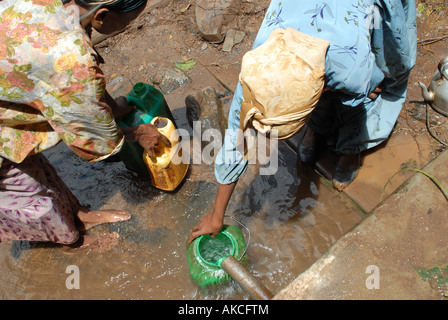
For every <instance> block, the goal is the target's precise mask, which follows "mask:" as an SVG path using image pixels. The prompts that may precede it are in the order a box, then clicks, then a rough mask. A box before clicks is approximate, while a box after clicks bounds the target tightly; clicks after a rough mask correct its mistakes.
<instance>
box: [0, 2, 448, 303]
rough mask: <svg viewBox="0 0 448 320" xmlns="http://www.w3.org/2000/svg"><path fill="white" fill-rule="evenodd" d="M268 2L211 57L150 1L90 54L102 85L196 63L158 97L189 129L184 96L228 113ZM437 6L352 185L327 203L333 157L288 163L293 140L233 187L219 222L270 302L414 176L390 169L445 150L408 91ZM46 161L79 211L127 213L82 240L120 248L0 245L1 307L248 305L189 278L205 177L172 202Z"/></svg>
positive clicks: (442, 14)
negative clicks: (244, 245)
mask: <svg viewBox="0 0 448 320" xmlns="http://www.w3.org/2000/svg"><path fill="white" fill-rule="evenodd" d="M168 2H169V3H170V5H167V4H168ZM267 3H268V1H260V2H259V6H257V7H254V6H251V1H244V5H245V6H244V7H243V9H242V10H241V12H240V13H239V14H238V15H237V16H236V17H235V19H234V20H233V21H232V22H231V23H230V25H229V26H228V28H230V27H232V28H235V29H238V30H243V31H245V32H246V37H245V39H244V41H243V42H242V43H241V44H238V45H236V46H235V47H234V48H233V50H232V51H231V52H230V53H228V52H223V51H222V50H221V48H222V44H213V43H208V42H205V41H203V40H202V39H201V38H200V37H199V35H198V34H197V30H196V28H195V24H194V20H193V18H194V15H193V12H194V10H193V9H192V8H193V6H190V7H189V6H188V4H189V1H183V0H182V1H175V2H172V1H163V0H160V1H150V2H149V6H148V10H147V12H145V13H143V15H142V16H141V17H140V18H139V19H138V20H137V21H136V22H135V23H134V24H133V25H132V26H131V27H130V29H128V30H127V31H125V32H124V33H122V34H119V35H116V36H114V37H112V38H109V39H107V40H105V41H102V42H101V43H99V44H98V45H97V48H98V51H99V52H100V54H101V55H102V56H103V58H104V59H105V61H106V64H105V65H104V66H103V70H104V71H105V73H106V75H107V76H108V79H109V82H110V83H111V82H112V81H113V80H114V79H116V78H117V77H125V78H126V79H128V80H129V83H136V82H140V81H142V82H147V83H155V82H157V81H158V79H159V78H160V73H161V72H162V70H163V68H173V65H174V63H175V62H177V61H182V60H183V58H186V59H194V60H195V61H197V64H196V65H195V66H194V67H193V68H192V69H190V70H188V71H187V72H186V74H187V75H188V76H189V77H190V78H191V83H190V84H189V85H186V86H182V87H180V88H178V89H176V90H174V91H173V92H171V93H169V94H166V95H165V97H166V99H167V101H168V104H169V105H170V107H171V109H172V111H173V114H174V116H175V118H176V120H177V122H178V125H179V126H180V127H184V128H188V125H187V121H186V119H185V103H184V99H185V97H186V96H187V95H188V94H192V93H195V92H197V91H198V90H201V89H203V88H204V87H205V86H213V87H214V88H215V89H216V90H217V91H219V92H221V93H223V95H222V96H223V98H222V103H223V105H224V107H225V108H228V107H229V104H230V99H231V94H232V90H233V89H234V88H235V86H236V82H237V79H238V73H239V68H240V61H241V58H242V55H243V54H244V53H245V52H246V51H247V50H249V49H250V47H251V45H252V42H253V40H254V38H255V35H256V31H257V28H258V25H259V24H260V23H261V20H262V18H263V15H264V12H265V11H263V10H261V11H260V6H261V7H263V4H266V5H264V8H266V7H267ZM442 5H443V4H442V3H441V2H440V3H439V2H437V1H425V2H419V7H418V8H419V14H420V17H419V19H418V23H419V29H418V30H419V31H418V32H419V48H418V50H419V51H418V60H417V65H416V67H415V69H414V71H413V73H412V75H411V80H410V83H409V94H408V101H407V103H406V105H405V106H404V108H403V112H402V114H401V115H400V118H399V121H398V123H397V126H396V128H395V130H394V133H393V135H392V137H391V139H390V140H389V141H388V142H387V143H386V144H384V145H382V146H380V147H378V148H376V149H375V150H372V151H371V152H369V153H368V154H366V155H365V157H364V159H363V160H364V162H363V166H362V169H361V171H360V173H359V175H358V177H357V179H356V180H355V182H354V183H353V184H352V185H350V186H349V187H348V188H347V189H345V190H344V192H342V193H339V192H336V191H335V190H334V189H333V188H332V186H331V184H330V183H329V182H328V181H327V179H326V177H329V176H330V175H331V171H332V161H333V157H332V155H331V154H329V153H327V154H326V155H327V157H322V159H321V160H320V161H319V163H318V167H317V170H314V169H313V168H309V167H302V166H300V165H298V164H297V159H296V155H295V153H294V151H293V149H292V148H291V146H292V147H293V146H294V144H295V143H296V142H297V139H298V138H297V137H296V138H295V139H292V141H289V142H288V143H284V142H282V143H281V144H280V150H281V151H280V154H281V159H280V168H279V171H278V172H277V174H276V175H273V176H258V177H257V178H256V179H255V180H254V181H252V180H251V178H250V177H248V176H247V177H244V178H243V181H242V182H243V183H242V184H241V186H245V185H247V188H244V187H240V189H239V195H240V196H241V197H242V198H241V202H234V203H233V204H232V208H231V210H230V212H229V214H231V215H232V216H234V217H235V218H237V219H238V220H240V221H241V222H243V223H244V224H245V225H246V226H247V227H248V228H249V230H250V231H251V242H250V244H249V248H248V251H247V254H248V257H249V265H248V269H249V270H250V271H251V272H252V273H253V274H254V275H255V276H256V277H258V278H259V279H260V280H261V281H262V282H263V283H264V284H265V285H266V287H268V289H270V290H271V291H272V292H273V293H274V294H275V293H277V292H279V291H280V290H281V289H282V288H284V287H285V286H286V285H287V284H288V283H290V282H291V281H292V280H293V279H294V278H295V277H297V276H298V275H299V274H300V273H301V272H303V271H304V270H305V269H306V268H308V267H309V266H310V265H311V264H312V263H313V262H314V261H316V260H317V259H318V258H319V257H321V256H322V255H323V254H324V253H325V252H326V251H327V250H328V249H329V248H330V247H331V246H332V244H334V243H335V242H336V241H337V240H338V239H339V238H340V237H341V236H342V235H344V234H345V233H346V232H347V231H348V230H350V229H351V228H353V227H354V226H356V225H357V224H358V223H360V222H361V221H362V219H363V218H364V217H365V216H366V214H368V213H369V212H371V211H372V210H373V209H374V208H375V207H377V206H378V205H379V204H380V203H381V199H382V198H381V196H382V192H383V191H384V195H383V198H387V197H389V196H390V195H391V194H392V193H393V192H394V191H395V190H397V188H399V186H401V185H402V183H403V182H404V181H406V179H408V178H409V177H410V176H411V174H412V173H410V172H403V173H399V174H397V175H395V176H394V178H393V179H392V180H390V181H389V179H390V178H391V177H392V176H393V175H394V174H395V173H396V172H397V171H398V170H400V169H401V168H404V167H413V168H422V167H423V166H424V165H425V164H427V163H428V162H429V161H431V160H432V159H434V158H435V157H436V156H437V155H438V154H440V152H441V151H443V147H442V146H441V144H440V143H438V142H437V141H435V140H434V139H433V138H431V136H430V135H429V134H428V131H427V128H426V125H425V113H426V105H425V104H424V103H423V101H422V100H423V99H422V98H421V91H420V88H419V87H418V86H417V82H418V81H422V82H424V83H425V84H428V85H429V82H430V79H431V77H432V74H433V73H434V71H435V68H436V66H437V63H438V62H439V61H440V59H442V58H443V57H444V56H445V55H446V54H448V50H447V39H446V37H445V38H443V37H444V36H445V35H446V34H447V33H448V30H447V27H446V26H447V18H446V16H447V15H446V13H447V12H446V11H447V10H446V8H442ZM185 8H187V10H185ZM125 91H126V90H125ZM430 119H431V123H432V125H433V126H434V130H436V131H437V133H438V134H439V136H440V137H441V138H442V139H446V138H448V137H447V135H446V129H447V126H446V119H445V118H444V117H442V116H439V115H437V114H435V113H434V112H432V113H431V118H430ZM47 156H48V158H49V159H50V161H51V162H52V163H53V164H54V165H55V167H56V168H57V170H58V172H59V173H60V175H61V176H62V177H63V179H64V181H66V183H67V184H68V185H69V187H70V188H71V189H72V190H73V192H74V193H75V194H76V195H77V196H78V197H79V198H80V200H81V201H82V203H83V204H85V205H90V206H91V207H92V208H101V207H104V208H121V209H126V210H129V211H130V212H131V214H132V219H131V220H130V221H127V222H122V223H118V224H115V225H109V226H100V227H97V228H95V229H94V230H92V232H94V233H95V232H104V231H116V232H118V233H119V234H120V236H121V241H120V244H119V246H118V247H116V248H115V249H113V250H112V251H110V252H107V253H102V254H94V253H90V254H88V255H85V254H84V255H76V254H72V255H68V254H66V253H62V252H61V251H60V250H59V249H58V248H54V247H51V246H42V245H40V244H37V243H28V242H14V243H1V244H0V263H1V264H2V266H3V272H2V273H1V275H0V283H1V285H0V298H1V299H204V298H206V299H235V298H249V297H248V295H247V294H246V293H245V292H244V291H242V290H241V288H239V287H238V285H236V284H230V285H227V286H221V287H218V288H211V289H210V288H209V289H203V288H200V287H198V286H197V285H196V284H195V283H193V282H192V281H191V279H190V278H189V270H188V265H187V259H186V250H185V249H186V248H185V245H186V243H185V241H186V239H187V237H188V233H189V229H190V228H191V227H192V226H194V225H195V224H197V223H198V221H199V219H200V217H201V216H202V215H204V214H205V213H207V212H208V211H209V210H210V209H211V208H212V206H213V200H214V196H215V192H216V185H215V183H214V181H213V179H212V177H213V175H212V174H210V172H211V168H210V167H208V168H207V166H205V167H204V166H201V167H194V166H193V167H192V169H191V172H190V175H189V177H188V178H187V180H186V181H185V183H184V184H183V185H182V186H181V187H180V188H179V189H178V190H177V191H176V192H175V193H166V192H162V191H159V190H156V189H154V188H153V187H152V186H151V184H150V183H149V182H147V181H143V180H141V179H138V178H136V177H135V175H133V174H132V173H131V172H129V171H128V170H126V169H125V167H124V166H123V164H122V163H120V162H103V163H97V164H88V163H85V162H83V161H81V160H80V159H78V158H76V157H75V156H74V155H72V154H71V153H70V152H69V151H68V150H67V149H66V148H65V147H64V146H63V145H59V146H58V147H57V148H55V149H53V150H51V151H50V152H48V153H47ZM245 179H247V180H245ZM388 181H389V182H388ZM386 184H387V186H386ZM385 186H386V187H385ZM384 187H385V188H384ZM383 189H384V190H383ZM434 236H437V235H434ZM404 250H405V249H404ZM409 250H410V251H411V250H412V248H410V249H409ZM70 265H75V266H77V267H79V269H80V277H81V278H80V287H81V289H80V290H69V289H67V287H66V279H67V277H68V276H69V274H68V273H66V268H67V267H68V266H70Z"/></svg>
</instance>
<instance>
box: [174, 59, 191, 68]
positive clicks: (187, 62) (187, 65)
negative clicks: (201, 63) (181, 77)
mask: <svg viewBox="0 0 448 320" xmlns="http://www.w3.org/2000/svg"><path fill="white" fill-rule="evenodd" d="M174 65H175V66H176V68H178V69H181V70H190V69H191V68H193V67H194V66H195V65H196V61H195V60H193V59H190V60H184V61H182V62H175V63H174Z"/></svg>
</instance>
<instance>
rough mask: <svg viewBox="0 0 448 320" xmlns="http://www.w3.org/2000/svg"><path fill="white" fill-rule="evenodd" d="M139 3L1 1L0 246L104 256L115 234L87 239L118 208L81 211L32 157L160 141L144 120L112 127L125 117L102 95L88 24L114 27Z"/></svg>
mask: <svg viewBox="0 0 448 320" xmlns="http://www.w3.org/2000/svg"><path fill="white" fill-rule="evenodd" d="M145 5H146V0H106V1H98V0H76V1H74V0H72V1H64V3H63V2H62V1H60V0H20V1H17V0H4V1H1V2H0V241H8V240H28V241H49V242H53V243H58V244H62V245H67V246H69V247H72V248H91V249H95V248H96V249H98V250H103V249H104V248H106V247H112V246H114V245H115V244H116V243H117V241H118V235H117V234H105V235H102V236H98V237H96V236H88V235H85V234H84V233H85V232H84V231H85V230H87V229H89V228H90V227H92V226H95V225H97V224H100V223H105V222H117V221H124V220H127V219H129V218H130V215H129V214H128V213H127V212H124V211H121V210H93V211H89V210H87V209H85V208H83V207H82V206H81V205H80V203H79V202H78V200H77V199H76V197H75V196H74V195H73V194H72V192H71V191H70V190H69V189H68V187H67V186H66V185H65V184H64V182H63V181H62V180H61V179H60V177H59V176H58V175H57V173H56V171H55V169H54V168H53V167H52V166H51V164H50V163H49V162H48V160H47V159H46V158H45V157H44V156H43V154H42V153H41V152H42V151H44V150H47V149H49V148H52V147H54V146H55V145H56V144H58V143H59V142H60V141H63V142H64V143H65V144H66V145H67V146H68V147H69V148H70V149H71V150H72V151H73V152H74V153H75V154H76V155H78V156H79V157H81V158H82V159H84V160H86V161H89V162H95V161H100V160H103V159H106V158H108V157H110V156H112V155H114V154H116V153H117V152H118V151H120V148H121V147H122V145H123V143H124V141H125V139H127V140H129V141H138V142H139V143H140V145H141V146H142V147H143V148H145V149H146V150H147V151H148V152H149V153H151V152H152V148H153V147H155V146H156V145H157V143H158V142H159V141H160V140H163V141H164V142H165V143H169V141H167V139H166V138H165V137H164V136H162V135H161V134H159V133H158V131H157V130H156V129H155V128H154V127H153V126H152V125H150V124H145V125H140V126H138V127H135V128H120V127H118V126H117V124H116V123H115V121H114V118H116V117H118V116H121V115H123V114H125V113H126V112H129V111H130V109H131V108H130V107H129V106H128V105H127V104H126V103H125V100H124V99H121V100H118V99H117V101H114V100H113V99H112V98H111V97H110V95H108V94H107V92H106V91H105V81H104V79H105V78H104V75H103V73H102V72H101V69H100V68H99V67H98V63H99V61H98V60H99V57H98V56H97V54H96V53H95V51H94V50H93V48H92V44H91V41H90V34H91V31H92V28H94V29H96V30H97V31H98V32H100V33H105V34H110V33H112V32H115V31H118V30H120V29H123V28H124V27H125V26H126V25H127V24H128V23H129V22H131V21H132V20H133V19H135V18H136V17H137V16H138V15H139V14H140V13H141V12H142V11H143V9H144V7H145Z"/></svg>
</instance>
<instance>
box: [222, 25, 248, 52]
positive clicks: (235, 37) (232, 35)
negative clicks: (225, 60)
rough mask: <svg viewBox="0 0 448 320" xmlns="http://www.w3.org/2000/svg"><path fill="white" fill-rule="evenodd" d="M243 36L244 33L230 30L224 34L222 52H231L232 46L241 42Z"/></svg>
mask: <svg viewBox="0 0 448 320" xmlns="http://www.w3.org/2000/svg"><path fill="white" fill-rule="evenodd" d="M245 36H246V33H244V32H243V31H239V30H234V29H230V30H229V31H227V33H226V39H225V40H224V44H223V46H222V51H224V52H230V51H232V48H233V46H234V45H236V44H238V43H240V42H242V41H243V40H244V37H245Z"/></svg>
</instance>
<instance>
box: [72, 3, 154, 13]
mask: <svg viewBox="0 0 448 320" xmlns="http://www.w3.org/2000/svg"><path fill="white" fill-rule="evenodd" d="M75 1H76V2H78V3H79V4H81V5H83V6H85V7H91V6H98V9H99V8H107V9H109V10H110V11H112V12H129V11H133V10H135V9H138V8H140V7H141V6H144V5H146V3H147V2H148V0H75ZM65 2H68V0H65Z"/></svg>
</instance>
